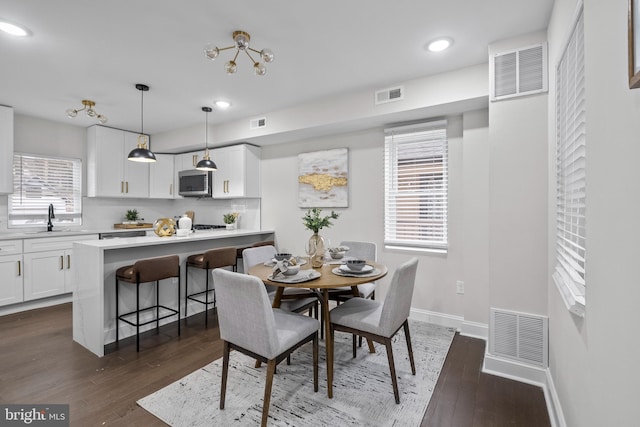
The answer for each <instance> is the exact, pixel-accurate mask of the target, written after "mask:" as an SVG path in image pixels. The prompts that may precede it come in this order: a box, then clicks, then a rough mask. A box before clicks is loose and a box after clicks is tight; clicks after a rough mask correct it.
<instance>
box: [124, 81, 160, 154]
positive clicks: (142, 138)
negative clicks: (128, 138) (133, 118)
mask: <svg viewBox="0 0 640 427" xmlns="http://www.w3.org/2000/svg"><path fill="white" fill-rule="evenodd" d="M136 89H138V90H139V91H140V135H138V147H137V148H134V149H133V150H131V152H130V153H129V160H131V161H132V162H143V163H150V162H155V161H156V156H155V154H153V153H152V152H151V150H149V149H148V148H147V140H148V137H147V135H145V134H144V93H145V92H147V91H148V90H149V86H147V85H143V84H140V83H138V84H136Z"/></svg>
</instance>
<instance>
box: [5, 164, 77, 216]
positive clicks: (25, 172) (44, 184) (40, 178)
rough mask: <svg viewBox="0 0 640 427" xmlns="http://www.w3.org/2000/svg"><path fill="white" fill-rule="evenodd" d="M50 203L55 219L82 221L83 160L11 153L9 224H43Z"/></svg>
mask: <svg viewBox="0 0 640 427" xmlns="http://www.w3.org/2000/svg"><path fill="white" fill-rule="evenodd" d="M50 204H52V205H53V208H54V213H55V220H54V223H57V224H65V225H80V224H82V162H81V161H80V160H79V159H64V158H55V157H43V156H38V155H30V154H19V153H16V154H14V156H13V194H11V195H10V196H9V226H10V227H32V226H39V225H46V224H47V213H48V208H49V205H50Z"/></svg>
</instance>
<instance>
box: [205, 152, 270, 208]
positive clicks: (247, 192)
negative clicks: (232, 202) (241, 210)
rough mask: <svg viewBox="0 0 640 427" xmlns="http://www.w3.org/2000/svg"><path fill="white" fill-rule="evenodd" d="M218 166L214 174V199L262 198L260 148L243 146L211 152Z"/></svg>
mask: <svg viewBox="0 0 640 427" xmlns="http://www.w3.org/2000/svg"><path fill="white" fill-rule="evenodd" d="M210 152H211V160H213V161H214V162H215V164H216V166H218V170H217V171H216V172H214V173H213V176H214V178H213V181H214V186H213V197H214V198H216V199H230V198H236V197H260V147H254V146H253V145H247V144H241V145H231V146H229V147H222V148H216V149H213V150H211V151H210Z"/></svg>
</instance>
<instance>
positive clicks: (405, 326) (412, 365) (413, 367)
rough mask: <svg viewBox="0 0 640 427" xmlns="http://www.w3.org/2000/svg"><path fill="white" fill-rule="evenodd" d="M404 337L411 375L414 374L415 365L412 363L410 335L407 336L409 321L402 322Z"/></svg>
mask: <svg viewBox="0 0 640 427" xmlns="http://www.w3.org/2000/svg"><path fill="white" fill-rule="evenodd" d="M403 326H404V337H405V338H406V340H407V351H408V352H409V362H410V363H411V373H412V374H413V375H415V374H416V364H415V362H414V361H413V348H412V347H411V335H410V334H409V320H405V321H404V325H403Z"/></svg>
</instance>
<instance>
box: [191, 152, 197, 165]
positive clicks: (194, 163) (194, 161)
mask: <svg viewBox="0 0 640 427" xmlns="http://www.w3.org/2000/svg"><path fill="white" fill-rule="evenodd" d="M191 163H192V164H193V166H197V165H198V155H197V154H194V155H193V156H191Z"/></svg>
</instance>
